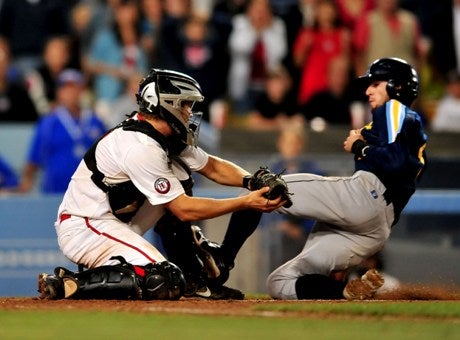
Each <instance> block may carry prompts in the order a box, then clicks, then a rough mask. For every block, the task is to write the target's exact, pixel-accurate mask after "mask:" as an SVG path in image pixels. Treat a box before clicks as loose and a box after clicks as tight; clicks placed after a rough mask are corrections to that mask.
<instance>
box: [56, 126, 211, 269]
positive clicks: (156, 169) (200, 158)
mask: <svg viewBox="0 0 460 340" xmlns="http://www.w3.org/2000/svg"><path fill="white" fill-rule="evenodd" d="M180 156H181V159H182V160H183V161H184V162H185V163H186V164H187V165H188V166H189V167H190V169H191V170H192V171H197V170H200V169H202V168H203V167H204V166H205V165H206V163H207V161H208V154H207V153H206V152H205V151H204V150H202V149H201V148H198V147H190V146H188V147H187V148H186V149H185V150H184V151H183V152H182V153H181V155H180ZM96 162H97V167H98V169H99V170H100V171H101V172H102V173H103V174H104V175H105V176H106V178H105V181H106V184H114V183H120V182H125V181H127V180H131V181H132V182H133V183H134V185H135V186H136V187H137V188H138V189H139V190H140V191H141V192H142V193H143V194H144V195H145V196H146V198H147V199H146V201H145V203H144V205H143V206H142V207H141V208H140V209H139V211H138V212H137V213H136V215H135V216H134V217H133V219H132V220H131V222H130V223H129V224H127V223H123V222H121V221H120V220H118V219H117V218H116V217H115V216H114V215H113V214H112V212H111V209H110V205H109V201H108V196H107V194H106V193H104V192H103V191H102V190H101V189H100V188H99V187H97V186H96V184H94V182H93V181H92V180H91V175H92V172H91V171H90V170H89V169H88V167H87V166H86V163H85V162H84V161H81V162H80V165H79V166H78V168H77V170H76V171H75V173H74V175H73V176H72V179H71V181H70V184H69V186H68V189H67V191H66V193H65V195H64V198H63V201H62V203H61V205H60V207H59V210H58V216H57V221H56V223H55V226H56V231H57V234H58V241H59V245H60V247H61V249H62V251H63V253H64V255H66V256H67V257H68V258H69V259H70V260H72V261H74V262H75V263H81V264H84V265H85V266H87V267H95V266H100V265H105V264H111V263H112V261H109V258H110V257H111V256H116V255H121V256H124V257H125V259H126V260H127V261H128V262H130V263H132V264H136V265H145V264H147V263H149V262H155V261H163V260H164V257H163V256H162V255H161V254H160V253H159V252H158V251H157V250H156V249H155V248H154V247H153V246H152V245H151V244H150V243H149V242H147V241H146V240H145V239H144V238H143V237H142V236H141V235H143V234H144V233H145V232H146V231H147V230H148V229H150V228H152V227H153V226H154V225H155V223H156V222H157V221H158V219H159V218H160V217H161V216H162V215H163V213H164V204H165V203H167V202H170V201H172V200H174V199H175V198H177V197H178V196H180V195H181V194H183V193H184V189H183V187H182V185H181V183H180V180H184V179H187V178H188V174H187V173H186V171H185V170H184V169H183V168H182V167H181V166H180V165H178V164H175V163H174V162H173V163H171V161H170V160H169V158H168V157H167V154H166V152H165V151H164V150H163V148H162V147H161V146H160V144H159V143H158V142H157V141H155V140H154V139H152V138H151V137H149V136H147V135H145V134H144V133H141V132H137V131H125V130H123V129H121V128H118V129H115V130H113V131H112V132H110V133H109V134H108V135H107V136H105V137H104V138H103V139H102V140H101V141H100V142H99V144H98V146H97V148H96ZM63 216H64V217H65V218H63ZM115 262H116V261H114V262H113V263H115Z"/></svg>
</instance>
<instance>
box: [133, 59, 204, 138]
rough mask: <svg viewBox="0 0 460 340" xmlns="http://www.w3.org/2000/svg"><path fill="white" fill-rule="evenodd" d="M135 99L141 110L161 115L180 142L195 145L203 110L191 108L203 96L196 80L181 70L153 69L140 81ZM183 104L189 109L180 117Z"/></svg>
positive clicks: (201, 99) (200, 100)
mask: <svg viewBox="0 0 460 340" xmlns="http://www.w3.org/2000/svg"><path fill="white" fill-rule="evenodd" d="M136 98H137V104H138V105H139V109H140V110H141V111H142V112H145V113H148V114H154V115H158V116H160V117H161V118H162V119H164V120H165V121H166V122H167V123H168V125H169V126H170V127H171V128H172V130H173V132H174V134H175V135H177V136H179V138H180V140H181V141H183V142H184V143H187V144H188V145H192V146H196V143H197V140H198V133H199V127H200V122H201V116H202V113H201V112H193V111H191V110H192V108H193V105H194V104H195V102H202V101H203V100H204V96H203V95H202V93H201V87H200V85H199V84H198V82H197V81H196V80H195V79H193V78H192V77H190V76H188V75H186V74H184V73H180V72H176V71H171V70H163V69H155V68H152V69H151V70H150V72H149V74H148V75H147V76H146V77H145V78H144V79H142V80H141V82H140V84H139V91H138V92H137V94H136ZM185 107H188V108H189V109H190V111H191V114H190V116H189V117H188V119H184V116H183V112H184V108H185Z"/></svg>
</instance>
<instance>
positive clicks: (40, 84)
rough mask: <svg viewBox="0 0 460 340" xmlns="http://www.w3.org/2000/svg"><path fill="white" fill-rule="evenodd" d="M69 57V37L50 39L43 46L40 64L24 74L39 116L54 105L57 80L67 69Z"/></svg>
mask: <svg viewBox="0 0 460 340" xmlns="http://www.w3.org/2000/svg"><path fill="white" fill-rule="evenodd" d="M70 55H71V52H70V40H69V37H67V36H57V37H52V38H50V39H49V40H48V41H47V42H46V44H45V48H44V51H43V61H42V62H41V64H40V65H39V66H38V67H37V68H36V69H32V70H30V71H29V72H27V73H26V74H25V77H26V82H27V88H28V91H29V95H30V97H31V98H32V100H33V102H34V105H35V108H36V109H37V111H38V113H39V114H40V115H44V114H45V113H48V112H50V111H51V109H52V107H53V106H54V105H55V100H56V83H57V78H58V76H59V74H60V73H61V72H62V71H63V70H64V69H66V68H68V67H69V62H70Z"/></svg>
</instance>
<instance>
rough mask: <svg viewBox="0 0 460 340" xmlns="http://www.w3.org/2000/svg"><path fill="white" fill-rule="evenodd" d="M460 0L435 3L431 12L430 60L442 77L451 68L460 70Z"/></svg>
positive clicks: (438, 74)
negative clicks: (458, 31) (459, 29)
mask: <svg viewBox="0 0 460 340" xmlns="http://www.w3.org/2000/svg"><path fill="white" fill-rule="evenodd" d="M459 13H460V0H448V1H444V2H442V3H435V5H434V8H433V10H432V12H431V13H430V16H429V17H430V18H431V25H430V29H429V32H428V35H429V36H430V38H431V41H432V48H431V51H430V62H431V65H432V66H433V67H434V71H435V74H436V75H437V76H440V77H441V78H442V77H443V76H444V75H446V74H447V73H448V72H449V71H450V70H453V69H457V71H458V72H460V34H458V33H457V30H458V27H460V14H459Z"/></svg>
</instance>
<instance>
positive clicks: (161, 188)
mask: <svg viewBox="0 0 460 340" xmlns="http://www.w3.org/2000/svg"><path fill="white" fill-rule="evenodd" d="M169 189H171V183H169V181H168V180H167V179H166V178H163V177H162V178H158V179H157V180H156V181H155V190H156V191H157V192H158V193H160V194H166V193H167V192H169Z"/></svg>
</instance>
